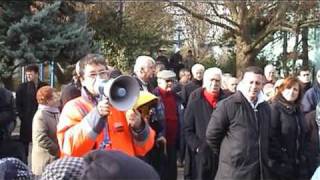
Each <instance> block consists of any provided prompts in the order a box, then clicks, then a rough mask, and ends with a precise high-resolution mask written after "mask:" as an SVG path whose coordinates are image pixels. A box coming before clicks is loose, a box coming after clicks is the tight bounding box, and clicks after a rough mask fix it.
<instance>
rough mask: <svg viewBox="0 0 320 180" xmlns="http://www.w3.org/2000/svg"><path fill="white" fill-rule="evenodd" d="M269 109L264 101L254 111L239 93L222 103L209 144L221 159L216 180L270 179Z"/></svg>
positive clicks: (210, 127) (209, 129) (214, 115)
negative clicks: (268, 164)
mask: <svg viewBox="0 0 320 180" xmlns="http://www.w3.org/2000/svg"><path fill="white" fill-rule="evenodd" d="M269 125H270V107H269V105H268V103H267V102H265V101H261V102H260V103H257V105H256V107H255V108H253V107H252V106H251V104H250V103H249V102H248V100H247V99H246V98H245V97H244V96H243V95H242V93H241V92H240V91H237V92H236V93H235V94H233V95H231V96H229V97H228V98H226V99H225V100H223V101H222V102H221V103H220V104H219V105H218V107H217V109H216V110H215V111H214V112H213V113H212V116H211V118H210V122H209V124H208V127H207V131H206V137H207V143H208V145H209V146H210V147H211V149H212V151H213V153H215V154H216V155H219V165H218V171H217V174H216V177H215V179H216V180H219V179H223V180H224V179H228V180H240V179H241V180H242V179H245V180H258V179H260V180H262V179H269V178H270V177H269V173H268V166H267V163H268V154H267V152H268V148H269V142H268V136H269Z"/></svg>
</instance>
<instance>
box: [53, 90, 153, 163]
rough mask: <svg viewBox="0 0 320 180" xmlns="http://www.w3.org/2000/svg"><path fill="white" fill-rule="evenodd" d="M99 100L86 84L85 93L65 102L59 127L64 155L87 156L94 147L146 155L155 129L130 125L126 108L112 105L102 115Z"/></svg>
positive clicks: (58, 131)
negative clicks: (136, 129) (98, 107)
mask: <svg viewBox="0 0 320 180" xmlns="http://www.w3.org/2000/svg"><path fill="white" fill-rule="evenodd" d="M97 103H98V102H97V100H96V99H94V97H92V96H91V95H89V92H87V91H86V90H85V88H82V92H81V96H80V97H78V98H75V99H73V100H71V101H69V102H67V104H66V105H65V106H64V108H63V110H62V112H61V116H60V118H59V123H58V127H57V137H58V142H59V147H60V151H61V155H62V156H77V157H80V156H83V155H84V154H86V153H88V152H89V151H91V150H93V149H105V150H108V149H112V150H119V151H122V152H124V153H126V154H128V155H130V156H144V155H145V154H146V153H147V152H148V151H149V150H150V149H151V148H152V146H153V144H154V136H155V132H154V131H153V130H152V129H151V128H150V127H149V125H148V124H147V123H144V121H142V123H143V129H142V130H141V131H139V132H136V131H134V130H133V129H132V128H131V127H129V125H128V123H127V120H126V117H125V112H122V111H118V110H117V109H115V108H113V107H110V114H109V115H108V117H103V116H100V115H99V113H98V110H97V107H96V106H97Z"/></svg>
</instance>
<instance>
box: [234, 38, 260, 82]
mask: <svg viewBox="0 0 320 180" xmlns="http://www.w3.org/2000/svg"><path fill="white" fill-rule="evenodd" d="M235 46H236V73H237V77H242V75H243V74H242V73H243V70H244V69H245V68H246V67H248V66H253V65H254V64H255V63H254V62H255V58H256V56H257V51H256V50H251V51H248V49H249V46H250V44H248V43H247V42H246V41H244V40H243V39H242V38H241V37H237V38H236V45H235Z"/></svg>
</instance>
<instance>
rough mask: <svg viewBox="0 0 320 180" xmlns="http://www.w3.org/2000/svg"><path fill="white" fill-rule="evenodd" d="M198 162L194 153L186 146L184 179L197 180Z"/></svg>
mask: <svg viewBox="0 0 320 180" xmlns="http://www.w3.org/2000/svg"><path fill="white" fill-rule="evenodd" d="M196 169H197V168H196V162H195V158H194V152H193V151H192V150H191V149H190V148H189V147H188V146H186V151H185V159H184V179H185V180H191V179H196V178H197V174H196V172H197V171H196Z"/></svg>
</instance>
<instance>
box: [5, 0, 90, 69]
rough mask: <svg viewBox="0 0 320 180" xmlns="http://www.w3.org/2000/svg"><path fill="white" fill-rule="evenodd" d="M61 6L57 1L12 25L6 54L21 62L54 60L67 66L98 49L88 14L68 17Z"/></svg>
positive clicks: (21, 63)
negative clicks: (88, 22)
mask: <svg viewBox="0 0 320 180" xmlns="http://www.w3.org/2000/svg"><path fill="white" fill-rule="evenodd" d="M62 5H63V3H62V2H61V1H57V2H55V3H53V4H51V5H48V6H46V7H45V8H43V9H42V10H41V11H39V12H37V13H36V14H34V15H33V16H25V17H24V18H22V20H21V21H20V22H18V23H16V24H13V25H12V26H11V27H10V28H9V30H8V33H7V37H8V45H9V50H8V51H7V55H8V56H9V57H10V58H12V59H16V60H17V61H18V62H17V63H18V64H20V65H24V64H28V63H35V62H48V61H51V60H54V61H56V62H60V63H62V64H63V65H68V64H74V63H75V62H76V61H77V60H78V59H79V58H80V57H82V56H83V55H85V54H86V53H87V52H90V51H93V50H95V48H94V47H93V41H92V38H93V34H94V32H93V31H92V30H90V29H89V28H87V25H86V17H85V15H84V14H83V13H77V14H74V15H72V16H69V15H68V16H67V15H65V14H63V12H62V11H61V7H62Z"/></svg>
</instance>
